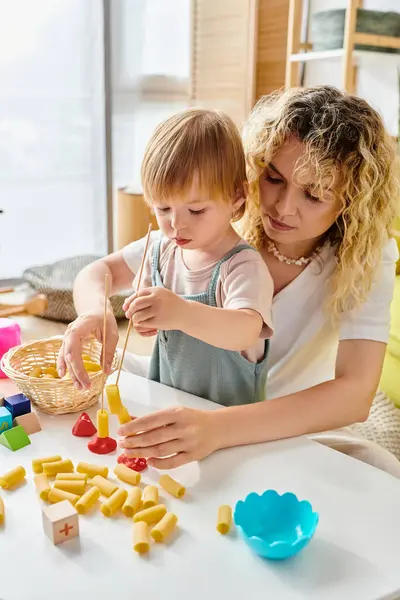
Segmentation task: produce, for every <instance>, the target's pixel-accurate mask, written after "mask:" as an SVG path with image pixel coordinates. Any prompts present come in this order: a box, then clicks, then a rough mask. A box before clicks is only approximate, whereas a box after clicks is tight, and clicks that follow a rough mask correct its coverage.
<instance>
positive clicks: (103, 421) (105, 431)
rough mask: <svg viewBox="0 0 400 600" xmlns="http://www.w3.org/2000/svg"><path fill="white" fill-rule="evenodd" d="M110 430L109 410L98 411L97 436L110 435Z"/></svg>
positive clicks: (104, 436)
mask: <svg viewBox="0 0 400 600" xmlns="http://www.w3.org/2000/svg"><path fill="white" fill-rule="evenodd" d="M109 433H110V430H109V428H108V412H107V411H106V410H98V411H97V436H98V437H99V438H106V437H108V436H109Z"/></svg>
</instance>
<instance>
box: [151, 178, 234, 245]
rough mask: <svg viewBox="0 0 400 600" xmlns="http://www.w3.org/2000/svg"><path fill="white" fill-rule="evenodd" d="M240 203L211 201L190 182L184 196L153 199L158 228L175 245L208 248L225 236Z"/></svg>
mask: <svg viewBox="0 0 400 600" xmlns="http://www.w3.org/2000/svg"><path fill="white" fill-rule="evenodd" d="M243 202H244V198H237V199H232V201H229V202H226V201H223V200H212V199H210V198H209V197H208V196H206V195H205V194H204V192H201V191H200V190H199V187H198V185H196V183H193V185H192V187H191V189H190V190H189V192H188V193H187V194H185V195H184V196H180V195H179V196H176V197H175V196H174V197H171V198H170V199H168V201H167V200H163V201H162V202H157V201H153V207H154V211H155V214H156V217H157V222H158V225H159V227H160V229H161V231H162V232H163V233H164V235H165V236H167V237H168V238H169V239H171V240H173V241H174V242H175V243H176V244H177V246H180V247H182V248H187V249H189V250H199V249H201V250H207V249H211V248H212V247H213V246H214V245H215V244H216V243H218V242H219V241H220V240H221V239H223V237H224V236H225V235H227V233H228V232H229V231H230V229H231V219H232V217H233V215H234V214H235V212H236V211H237V210H238V209H239V208H240V206H241V205H242V204H243Z"/></svg>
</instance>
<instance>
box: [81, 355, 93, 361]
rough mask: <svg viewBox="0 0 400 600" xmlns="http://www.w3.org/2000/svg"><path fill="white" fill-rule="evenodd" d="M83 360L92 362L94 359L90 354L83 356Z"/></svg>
mask: <svg viewBox="0 0 400 600" xmlns="http://www.w3.org/2000/svg"><path fill="white" fill-rule="evenodd" d="M82 360H86V361H88V362H92V359H91V358H90V356H89V354H82Z"/></svg>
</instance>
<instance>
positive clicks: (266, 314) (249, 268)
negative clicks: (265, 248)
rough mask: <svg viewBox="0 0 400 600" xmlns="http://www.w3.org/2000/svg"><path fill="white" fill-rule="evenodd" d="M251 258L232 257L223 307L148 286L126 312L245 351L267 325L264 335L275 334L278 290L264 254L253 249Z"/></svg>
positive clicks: (161, 326)
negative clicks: (273, 311) (272, 314)
mask: <svg viewBox="0 0 400 600" xmlns="http://www.w3.org/2000/svg"><path fill="white" fill-rule="evenodd" d="M246 256H247V258H246V257H245V258H243V257H242V259H241V260H239V255H237V257H238V259H237V260H236V261H234V260H232V263H231V265H230V268H229V272H228V273H227V274H226V278H224V280H223V284H222V285H223V288H224V290H223V291H222V292H223V293H222V294H221V295H222V296H223V299H222V304H223V308H215V307H211V306H207V305H205V304H201V303H199V302H192V301H190V300H184V299H182V298H180V297H179V296H177V295H176V294H174V293H173V292H171V291H170V290H167V289H164V288H147V289H143V290H141V291H140V292H139V294H138V296H137V298H136V299H135V300H133V302H132V303H131V305H130V307H129V308H128V310H127V312H126V316H127V317H128V318H130V317H133V322H134V324H135V325H140V326H144V325H145V326H147V327H148V328H149V329H150V328H154V329H163V330H171V329H178V330H180V331H183V332H184V333H187V334H188V335H191V336H192V337H195V338H197V339H199V340H201V341H203V342H206V343H208V344H211V345H213V346H216V347H218V348H223V349H224V350H234V351H239V352H240V351H243V350H246V349H248V348H250V347H251V346H254V345H255V344H256V342H257V341H258V339H259V338H260V335H261V334H262V330H263V328H264V329H265V331H264V332H263V336H265V337H267V336H269V335H270V334H271V332H272V327H271V318H270V307H271V302H272V294H273V283H272V279H271V276H270V274H269V271H268V269H267V268H266V267H265V265H264V263H263V262H262V259H261V257H259V255H257V254H256V253H255V252H254V251H252V250H249V251H248V254H247V255H246ZM264 324H265V327H264Z"/></svg>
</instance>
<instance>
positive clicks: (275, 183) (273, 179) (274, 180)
mask: <svg viewBox="0 0 400 600" xmlns="http://www.w3.org/2000/svg"><path fill="white" fill-rule="evenodd" d="M265 179H266V180H267V181H269V183H272V184H273V185H278V184H279V183H283V182H282V179H276V178H275V177H271V175H268V174H267V175H266V176H265Z"/></svg>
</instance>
